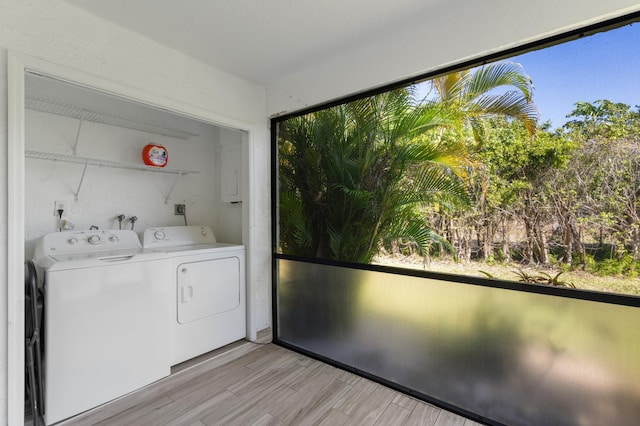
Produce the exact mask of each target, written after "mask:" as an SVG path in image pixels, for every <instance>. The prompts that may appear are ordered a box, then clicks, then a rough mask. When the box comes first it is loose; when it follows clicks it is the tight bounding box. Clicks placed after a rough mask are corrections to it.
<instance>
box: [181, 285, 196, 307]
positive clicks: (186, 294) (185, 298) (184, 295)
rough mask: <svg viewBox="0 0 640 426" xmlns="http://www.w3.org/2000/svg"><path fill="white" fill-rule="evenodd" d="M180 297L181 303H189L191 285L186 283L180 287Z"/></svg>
mask: <svg viewBox="0 0 640 426" xmlns="http://www.w3.org/2000/svg"><path fill="white" fill-rule="evenodd" d="M180 293H181V295H180V299H181V301H182V303H189V301H190V300H191V299H193V286H191V285H186V286H182V287H180Z"/></svg>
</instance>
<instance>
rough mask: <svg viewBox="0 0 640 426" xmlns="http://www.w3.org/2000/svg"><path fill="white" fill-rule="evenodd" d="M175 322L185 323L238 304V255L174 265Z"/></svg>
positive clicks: (232, 307) (235, 306)
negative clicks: (176, 278) (176, 316)
mask: <svg viewBox="0 0 640 426" xmlns="http://www.w3.org/2000/svg"><path fill="white" fill-rule="evenodd" d="M177 272H178V288H177V290H178V294H177V296H178V297H177V299H178V300H177V303H178V323H180V324H187V323H189V322H192V321H197V320H199V319H202V318H206V317H209V316H212V315H215V314H219V313H221V312H226V311H230V310H232V309H236V308H237V307H238V306H239V305H240V259H238V258H237V257H226V258H222V259H211V260H204V261H200V262H186V263H182V264H180V265H179V266H178V271H177Z"/></svg>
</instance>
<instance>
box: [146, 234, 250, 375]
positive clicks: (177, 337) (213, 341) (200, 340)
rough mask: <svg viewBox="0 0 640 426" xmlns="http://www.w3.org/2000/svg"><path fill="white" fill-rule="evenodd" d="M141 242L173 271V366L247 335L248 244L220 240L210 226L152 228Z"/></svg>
mask: <svg viewBox="0 0 640 426" xmlns="http://www.w3.org/2000/svg"><path fill="white" fill-rule="evenodd" d="M142 245H143V247H144V248H145V250H148V251H153V252H161V253H165V254H166V255H167V256H168V263H169V264H170V268H171V270H172V273H171V276H172V279H173V289H172V315H171V323H172V324H171V364H172V365H175V364H178V363H181V362H183V361H186V360H188V359H191V358H193V357H196V356H198V355H201V354H203V353H206V352H209V351H211V350H214V349H217V348H219V347H222V346H224V345H227V344H229V343H232V342H235V341H237V340H241V339H243V338H244V337H245V336H246V303H245V298H246V290H245V248H244V246H242V245H235V244H224V243H218V242H216V238H215V236H214V234H213V231H212V230H211V228H210V227H208V226H165V227H159V228H148V229H146V230H145V232H144V234H143V238H142Z"/></svg>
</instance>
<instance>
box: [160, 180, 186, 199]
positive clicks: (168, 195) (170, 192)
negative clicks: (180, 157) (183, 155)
mask: <svg viewBox="0 0 640 426" xmlns="http://www.w3.org/2000/svg"><path fill="white" fill-rule="evenodd" d="M183 174H184V173H176V178H175V179H174V180H173V185H171V189H170V190H169V193H168V194H167V196H166V197H164V203H165V204H169V198H171V194H172V193H173V189H174V188H175V187H176V183H178V179H180V176H182V175H183Z"/></svg>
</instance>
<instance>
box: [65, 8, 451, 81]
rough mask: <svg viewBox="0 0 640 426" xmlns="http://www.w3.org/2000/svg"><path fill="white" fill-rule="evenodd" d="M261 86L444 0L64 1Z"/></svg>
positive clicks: (413, 19)
mask: <svg viewBox="0 0 640 426" xmlns="http://www.w3.org/2000/svg"><path fill="white" fill-rule="evenodd" d="M65 1H66V2H67V3H70V4H73V5H75V6H77V7H80V8H82V9H84V10H86V11H87V12H89V13H92V14H94V15H97V16H100V17H102V18H104V19H106V20H109V21H111V22H114V23H116V24H117V25H120V26H122V27H124V28H127V29H129V30H132V31H134V32H137V33H139V34H141V35H144V36H146V37H149V38H151V39H154V40H156V41H158V42H160V43H162V44H164V45H166V46H170V47H172V48H174V49H176V50H179V51H181V52H183V53H186V54H188V55H190V56H192V57H194V58H196V59H198V60H200V61H202V62H204V63H207V64H209V65H212V66H214V67H216V68H218V69H221V70H223V71H227V72H229V73H231V74H234V75H237V76H239V77H242V78H244V79H246V80H249V81H252V82H255V83H258V84H260V85H263V86H265V87H269V86H270V85H273V84H276V83H277V82H278V81H280V80H283V79H286V78H287V77H288V76H291V75H295V74H296V73H297V72H299V71H300V70H303V69H306V68H308V67H312V66H314V64H319V63H322V62H323V61H326V60H328V59H331V58H332V57H334V56H338V55H345V54H346V55H348V54H349V53H350V52H355V51H357V50H358V49H360V48H362V47H363V46H365V45H367V44H368V43H372V42H375V41H378V40H381V39H383V38H389V37H391V38H393V37H394V36H396V35H397V34H400V33H402V31H403V30H405V29H406V28H408V27H410V26H416V25H420V24H421V19H422V18H424V17H427V16H429V10H430V8H432V7H433V6H434V5H435V4H436V3H442V2H443V1H445V0H393V1H391V0H346V1H345V0H182V1H177V0H136V1H131V0H110V1H104V0H65Z"/></svg>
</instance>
